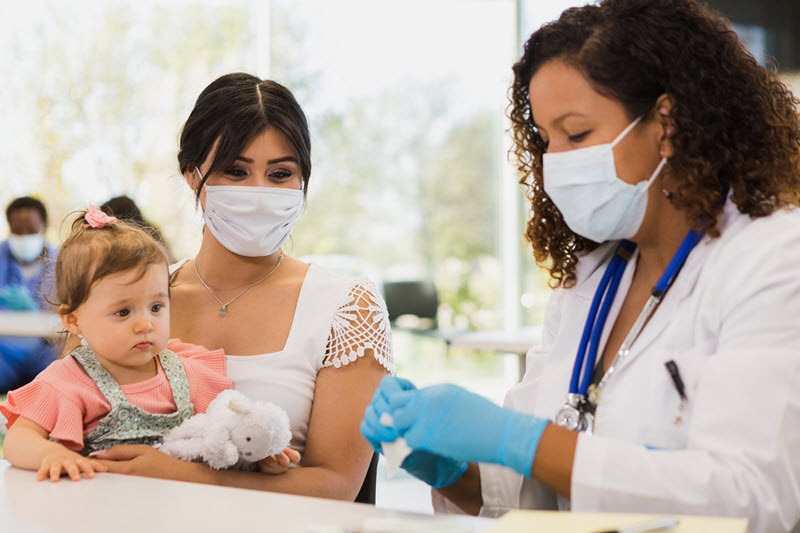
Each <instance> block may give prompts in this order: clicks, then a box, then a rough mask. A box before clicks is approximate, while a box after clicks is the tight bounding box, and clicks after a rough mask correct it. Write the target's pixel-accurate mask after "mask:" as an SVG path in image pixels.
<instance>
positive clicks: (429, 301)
mask: <svg viewBox="0 0 800 533" xmlns="http://www.w3.org/2000/svg"><path fill="white" fill-rule="evenodd" d="M383 297H384V299H385V300H386V308H387V309H388V311H389V321H390V322H391V324H392V326H398V327H403V324H402V323H398V319H399V318H400V317H406V316H408V315H410V316H411V317H416V318H417V320H416V321H414V322H413V325H412V326H410V329H420V330H424V329H431V330H433V329H436V328H437V327H438V321H437V315H438V312H439V295H438V293H437V291H436V284H435V283H434V282H433V280H430V279H422V280H404V281H384V282H383Z"/></svg>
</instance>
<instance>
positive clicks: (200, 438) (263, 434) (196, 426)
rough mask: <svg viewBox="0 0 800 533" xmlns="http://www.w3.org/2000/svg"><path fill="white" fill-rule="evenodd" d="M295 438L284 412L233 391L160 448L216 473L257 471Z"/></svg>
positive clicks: (223, 394) (224, 393) (222, 395)
mask: <svg viewBox="0 0 800 533" xmlns="http://www.w3.org/2000/svg"><path fill="white" fill-rule="evenodd" d="M291 437H292V434H291V431H290V430H289V416H288V415H287V414H286V412H285V411H284V410H283V409H281V408H280V407H278V406H277V405H275V404H274V403H271V402H262V401H254V400H251V399H249V398H247V397H246V396H245V395H244V394H242V393H241V392H239V391H235V390H233V389H229V390H224V391H222V392H221V393H219V395H217V397H216V398H214V400H213V401H212V402H211V403H210V404H209V406H208V409H207V410H206V412H205V413H204V414H196V415H194V416H193V417H191V418H189V419H188V420H186V421H185V422H184V423H183V424H181V425H180V426H178V427H176V428H175V429H173V430H172V431H170V432H169V434H167V436H166V437H164V441H163V442H162V443H161V444H160V445H159V446H158V448H159V449H160V450H161V451H162V452H164V453H166V454H167V455H170V456H172V457H176V458H178V459H183V460H187V461H202V462H204V463H206V464H208V465H209V466H210V467H211V468H215V469H221V468H231V469H237V470H254V469H255V462H257V461H259V460H261V459H264V458H265V457H268V456H270V455H275V454H276V453H278V452H280V451H281V450H283V449H284V448H285V447H286V446H288V445H289V440H290V439H291Z"/></svg>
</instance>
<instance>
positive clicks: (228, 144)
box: [178, 72, 311, 200]
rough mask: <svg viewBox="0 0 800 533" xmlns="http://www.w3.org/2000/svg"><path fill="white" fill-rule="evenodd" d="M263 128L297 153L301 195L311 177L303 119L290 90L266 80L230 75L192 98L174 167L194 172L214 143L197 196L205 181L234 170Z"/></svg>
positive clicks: (307, 136) (306, 188)
mask: <svg viewBox="0 0 800 533" xmlns="http://www.w3.org/2000/svg"><path fill="white" fill-rule="evenodd" d="M269 128H275V129H276V130H278V131H280V132H282V133H283V134H284V135H286V137H287V138H288V139H289V142H290V143H291V144H292V146H293V147H294V149H295V151H296V152H297V158H298V159H299V162H300V173H301V174H302V177H303V192H304V193H305V192H307V191H308V179H309V177H310V176H311V135H310V134H309V131H308V120H307V119H306V115H305V113H303V110H302V109H301V108H300V104H298V103H297V100H295V98H294V96H293V95H292V93H291V91H289V89H287V88H286V87H284V86H283V85H281V84H280V83H277V82H275V81H272V80H262V79H260V78H257V77H256V76H253V75H250V74H245V73H242V72H235V73H232V74H225V75H224V76H220V77H219V78H217V79H216V80H214V81H213V82H211V84H210V85H209V86H208V87H206V88H205V89H204V90H203V92H201V93H200V96H198V97H197V102H195V105H194V109H192V112H191V113H190V114H189V118H188V119H186V123H185V124H184V125H183V129H182V130H181V136H180V149H179V151H178V166H179V168H180V170H181V173H185V172H186V170H192V169H193V168H194V167H197V168H199V166H200V164H201V163H202V162H203V161H205V160H206V158H207V157H208V155H209V153H211V150H212V148H213V147H214V143H215V142H217V147H216V152H215V153H214V160H213V161H212V162H211V166H210V167H209V168H208V169H207V170H206V172H205V175H204V176H203V179H202V181H201V182H200V186H199V187H197V189H196V191H195V194H196V197H197V199H198V200H199V198H200V192H201V190H202V188H203V185H204V184H205V182H206V179H207V178H208V176H210V175H211V174H213V173H215V172H219V171H224V170H226V169H228V168H230V167H231V166H233V165H234V162H235V161H236V158H237V157H238V156H239V155H241V153H242V152H243V151H244V149H245V148H246V147H247V145H248V144H249V143H250V141H252V140H253V139H254V138H256V137H257V136H258V135H260V134H262V133H263V132H264V131H266V130H267V129H269Z"/></svg>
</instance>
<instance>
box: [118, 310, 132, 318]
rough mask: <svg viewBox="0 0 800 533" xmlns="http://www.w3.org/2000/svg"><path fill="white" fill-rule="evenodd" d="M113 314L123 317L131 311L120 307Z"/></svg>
mask: <svg viewBox="0 0 800 533" xmlns="http://www.w3.org/2000/svg"><path fill="white" fill-rule="evenodd" d="M114 314H115V315H117V316H119V317H122V318H125V317H126V316H128V315H130V314H131V311H130V309H120V310H119V311H117V312H116V313H114Z"/></svg>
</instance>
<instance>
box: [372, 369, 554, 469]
mask: <svg viewBox="0 0 800 533" xmlns="http://www.w3.org/2000/svg"><path fill="white" fill-rule="evenodd" d="M384 379H386V378H384ZM387 401H388V407H389V414H390V415H391V416H392V419H393V422H394V432H396V434H397V435H399V436H400V437H403V438H404V439H405V440H406V443H407V444H408V445H409V446H410V447H411V448H412V449H414V450H417V451H425V452H429V453H433V454H437V455H440V456H444V457H449V458H451V459H455V460H456V461H475V462H480V463H496V464H500V465H504V466H507V467H509V468H512V469H514V470H515V471H517V472H519V473H520V474H522V475H524V476H530V475H531V464H532V463H533V458H534V455H535V454H536V448H537V447H538V446H539V439H541V437H542V433H544V429H545V427H547V424H548V423H549V420H547V419H544V418H538V417H535V416H532V415H527V414H523V413H519V412H516V411H512V410H510V409H505V408H503V407H500V406H498V405H496V404H494V403H493V402H491V401H490V400H487V399H486V398H484V397H482V396H479V395H477V394H474V393H472V392H469V391H467V390H465V389H463V388H461V387H457V386H455V385H449V384H448V385H434V386H432V387H426V388H424V389H407V390H401V391H396V392H395V391H390V392H389V394H387Z"/></svg>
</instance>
